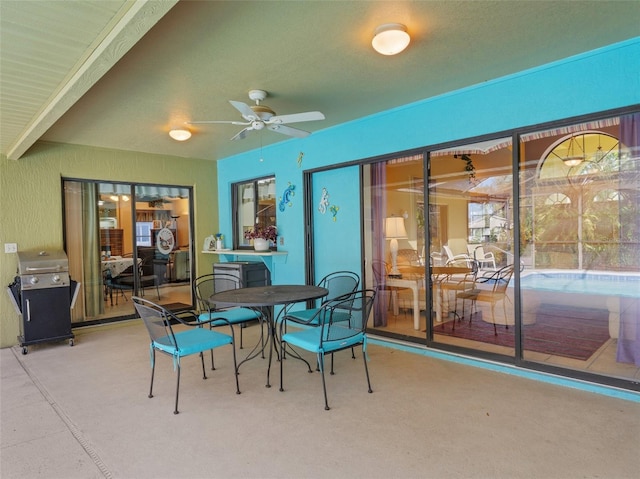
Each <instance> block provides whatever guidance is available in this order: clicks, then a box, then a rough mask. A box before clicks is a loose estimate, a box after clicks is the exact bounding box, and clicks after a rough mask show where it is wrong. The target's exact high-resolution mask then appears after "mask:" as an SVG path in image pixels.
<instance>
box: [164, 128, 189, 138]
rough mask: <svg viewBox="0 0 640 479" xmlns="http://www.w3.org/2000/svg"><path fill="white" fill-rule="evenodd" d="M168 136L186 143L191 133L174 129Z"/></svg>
mask: <svg viewBox="0 0 640 479" xmlns="http://www.w3.org/2000/svg"><path fill="white" fill-rule="evenodd" d="M169 136H170V137H171V138H173V139H174V140H176V141H186V140H188V139H189V138H191V132H190V131H189V130H185V129H183V128H176V129H173V130H170V131H169Z"/></svg>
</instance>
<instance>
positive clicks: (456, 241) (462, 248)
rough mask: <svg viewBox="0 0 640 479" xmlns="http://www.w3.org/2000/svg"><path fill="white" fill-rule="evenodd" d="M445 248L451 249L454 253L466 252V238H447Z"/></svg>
mask: <svg viewBox="0 0 640 479" xmlns="http://www.w3.org/2000/svg"><path fill="white" fill-rule="evenodd" d="M447 248H449V249H450V250H451V251H453V254H454V255H458V254H467V240H466V239H464V238H449V239H448V240H447Z"/></svg>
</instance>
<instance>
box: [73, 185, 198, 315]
mask: <svg viewBox="0 0 640 479" xmlns="http://www.w3.org/2000/svg"><path fill="white" fill-rule="evenodd" d="M64 195H65V196H64V203H65V248H66V251H67V255H68V257H69V268H70V270H71V276H72V278H74V279H75V280H77V281H79V282H81V284H82V289H81V294H80V295H79V299H78V304H79V305H80V306H81V307H76V308H75V311H74V318H73V321H74V322H86V321H96V320H103V319H108V318H117V317H127V316H131V315H133V314H134V308H133V304H132V302H131V299H130V298H131V296H132V295H139V296H144V297H145V298H147V299H150V300H152V301H155V302H158V303H160V304H162V305H165V306H168V307H170V308H185V307H189V306H190V305H191V304H192V298H191V286H190V285H191V276H192V254H193V248H192V241H191V238H192V237H193V234H192V226H191V225H192V222H191V216H192V214H191V211H192V207H191V191H190V189H189V188H179V187H171V186H163V185H133V184H125V183H108V182H96V181H73V180H64Z"/></svg>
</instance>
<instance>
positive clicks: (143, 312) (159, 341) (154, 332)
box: [132, 296, 240, 414]
mask: <svg viewBox="0 0 640 479" xmlns="http://www.w3.org/2000/svg"><path fill="white" fill-rule="evenodd" d="M132 300H133V303H134V306H135V308H136V311H137V313H138V316H140V317H141V318H142V320H143V322H144V325H145V326H146V328H147V331H148V332H149V337H150V338H151V344H150V349H151V385H150V386H149V397H150V398H152V397H153V378H154V373H155V365H156V361H155V360H156V351H160V352H161V353H164V354H166V355H168V356H171V357H172V358H173V365H174V369H175V370H176V372H177V379H176V403H175V408H174V411H173V413H174V414H178V395H179V393H180V359H181V358H182V357H184V356H190V355H192V354H200V361H201V362H202V379H207V375H206V373H205V369H204V356H203V352H204V351H206V350H208V349H210V350H213V349H215V348H219V347H221V346H226V345H231V350H232V352H233V366H234V367H233V374H234V376H235V379H236V394H240V385H239V383H238V374H237V362H236V349H235V347H234V338H233V329H232V330H231V335H228V334H223V333H219V332H217V331H212V330H210V329H207V328H204V327H203V325H204V323H202V322H198V321H196V319H197V317H196V316H195V314H194V315H192V319H193V321H192V322H187V321H185V317H184V314H185V313H181V316H182V317H179V316H177V315H175V314H173V313H172V312H171V311H168V310H166V309H165V308H163V307H162V306H159V305H157V304H155V303H152V302H151V301H148V300H146V299H143V298H139V297H137V296H133V297H132ZM175 322H177V323H179V324H181V325H184V326H187V327H188V329H187V330H185V331H180V332H174V330H173V326H172V323H175Z"/></svg>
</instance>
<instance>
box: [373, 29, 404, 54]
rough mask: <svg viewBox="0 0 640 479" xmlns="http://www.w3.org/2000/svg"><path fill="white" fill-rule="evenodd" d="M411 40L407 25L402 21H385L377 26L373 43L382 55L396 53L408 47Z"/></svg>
mask: <svg viewBox="0 0 640 479" xmlns="http://www.w3.org/2000/svg"><path fill="white" fill-rule="evenodd" d="M410 41H411V37H409V34H408V33H407V27H405V26H404V25H402V24H401V23H385V24H384V25H380V26H379V27H378V28H376V32H375V35H374V36H373V40H372V41H371V45H372V46H373V48H374V50H375V51H377V52H378V53H381V54H382V55H396V54H398V53H400V52H401V51H402V50H404V49H405V48H407V45H409V42H410Z"/></svg>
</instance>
